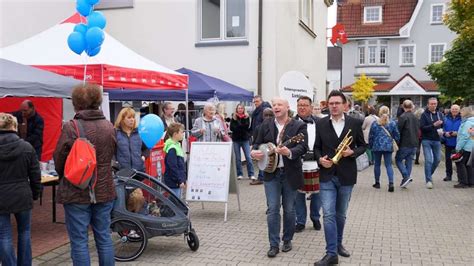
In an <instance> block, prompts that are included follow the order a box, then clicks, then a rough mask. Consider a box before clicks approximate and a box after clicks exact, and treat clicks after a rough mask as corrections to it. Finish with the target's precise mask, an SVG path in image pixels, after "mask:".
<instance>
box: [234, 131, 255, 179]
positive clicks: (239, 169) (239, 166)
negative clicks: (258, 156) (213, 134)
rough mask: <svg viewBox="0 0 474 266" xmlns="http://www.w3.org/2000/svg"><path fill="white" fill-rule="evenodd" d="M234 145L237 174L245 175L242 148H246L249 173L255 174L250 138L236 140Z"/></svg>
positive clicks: (250, 174) (245, 153)
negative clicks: (241, 154)
mask: <svg viewBox="0 0 474 266" xmlns="http://www.w3.org/2000/svg"><path fill="white" fill-rule="evenodd" d="M232 145H233V146H234V153H235V161H236V163H235V165H236V166H237V176H243V175H244V174H243V173H242V159H241V156H240V148H242V149H243V150H244V155H245V160H246V161H247V174H248V175H249V177H251V176H253V175H254V174H253V163H252V158H251V157H250V142H249V141H248V140H244V141H234V142H233V144H232Z"/></svg>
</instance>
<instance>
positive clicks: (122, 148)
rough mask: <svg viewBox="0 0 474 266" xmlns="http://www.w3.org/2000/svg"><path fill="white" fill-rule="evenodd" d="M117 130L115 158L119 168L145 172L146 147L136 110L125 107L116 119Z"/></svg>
mask: <svg viewBox="0 0 474 266" xmlns="http://www.w3.org/2000/svg"><path fill="white" fill-rule="evenodd" d="M115 132H116V137H117V153H116V154H115V159H116V160H117V162H118V163H119V169H135V170H137V171H140V172H143V171H144V170H145V164H144V160H145V156H146V147H145V146H144V145H143V142H142V139H141V138H140V135H139V134H138V130H137V120H136V119H135V111H134V110H133V109H132V108H130V107H126V108H123V109H122V110H121V111H120V113H119V114H118V116H117V120H116V121H115Z"/></svg>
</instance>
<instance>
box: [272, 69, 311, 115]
mask: <svg viewBox="0 0 474 266" xmlns="http://www.w3.org/2000/svg"><path fill="white" fill-rule="evenodd" d="M278 90H279V93H280V97H282V98H284V99H287V100H288V102H289V103H290V108H291V110H293V111H296V100H297V99H298V98H299V97H300V96H308V97H309V98H311V100H314V99H313V98H314V97H313V96H314V91H313V86H312V85H311V82H310V81H309V80H308V78H306V76H305V75H304V74H303V73H301V72H298V71H288V72H286V73H285V74H283V76H281V78H280V81H279V82H278Z"/></svg>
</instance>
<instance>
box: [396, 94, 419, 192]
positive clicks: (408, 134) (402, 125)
mask: <svg viewBox="0 0 474 266" xmlns="http://www.w3.org/2000/svg"><path fill="white" fill-rule="evenodd" d="M402 107H403V112H402V114H401V115H400V117H399V118H398V131H399V132H400V144H399V145H398V146H399V147H400V149H399V150H398V151H397V155H396V156H395V161H396V163H397V167H398V170H400V173H401V174H402V178H403V179H402V182H401V183H400V186H401V187H403V188H406V187H407V186H408V184H410V182H411V181H413V179H412V178H411V169H412V167H413V158H414V157H415V153H416V149H417V147H418V129H419V128H420V122H419V121H418V119H417V118H416V116H415V115H414V114H413V108H414V105H413V102H412V101H410V100H405V101H404V102H403V104H402ZM403 161H405V163H404V162H403Z"/></svg>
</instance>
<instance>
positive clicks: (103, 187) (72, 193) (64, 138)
mask: <svg viewBox="0 0 474 266" xmlns="http://www.w3.org/2000/svg"><path fill="white" fill-rule="evenodd" d="M101 103H102V88H101V87H100V86H98V85H95V84H85V85H84V86H83V85H80V86H77V87H75V88H74V89H73V91H72V104H73V106H74V110H75V112H76V115H75V116H74V121H70V122H68V123H65V124H64V125H63V129H62V133H61V137H60V138H59V141H58V144H57V146H56V150H55V151H54V161H55V166H56V172H58V174H59V177H60V183H59V188H58V202H59V203H61V204H63V206H64V216H65V222H66V228H67V232H68V235H69V239H70V241H71V258H72V262H73V264H74V265H90V264H91V260H90V255H89V247H88V242H89V230H88V229H89V226H91V227H92V232H93V233H94V240H95V244H96V248H97V252H98V255H99V265H115V260H114V247H113V244H112V239H111V238H110V222H111V221H110V219H111V217H110V215H111V211H112V208H113V205H114V200H115V198H116V195H115V186H114V181H113V177H112V165H111V162H112V158H113V156H114V155H115V150H116V144H117V141H116V138H115V130H114V126H113V125H112V123H110V122H109V121H108V120H106V119H105V116H104V114H103V113H102V111H101V110H100V109H99V107H100V105H101ZM76 126H78V127H82V129H83V130H82V133H81V130H80V129H79V134H80V135H81V137H85V138H86V139H87V140H88V141H89V142H90V143H91V144H92V145H93V146H94V148H95V152H96V160H97V165H96V168H95V173H96V182H95V186H94V187H93V188H90V189H88V188H86V189H83V188H79V187H77V186H75V185H73V183H71V181H69V180H70V177H67V176H66V177H65V165H66V160H67V158H68V155H69V154H70V153H71V154H72V151H71V148H72V146H73V144H74V143H75V140H76V139H77V138H78V132H77V127H76ZM82 135H84V136H82ZM68 166H69V167H75V166H77V165H73V164H72V165H71V164H70V162H68ZM66 169H68V168H66Z"/></svg>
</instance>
